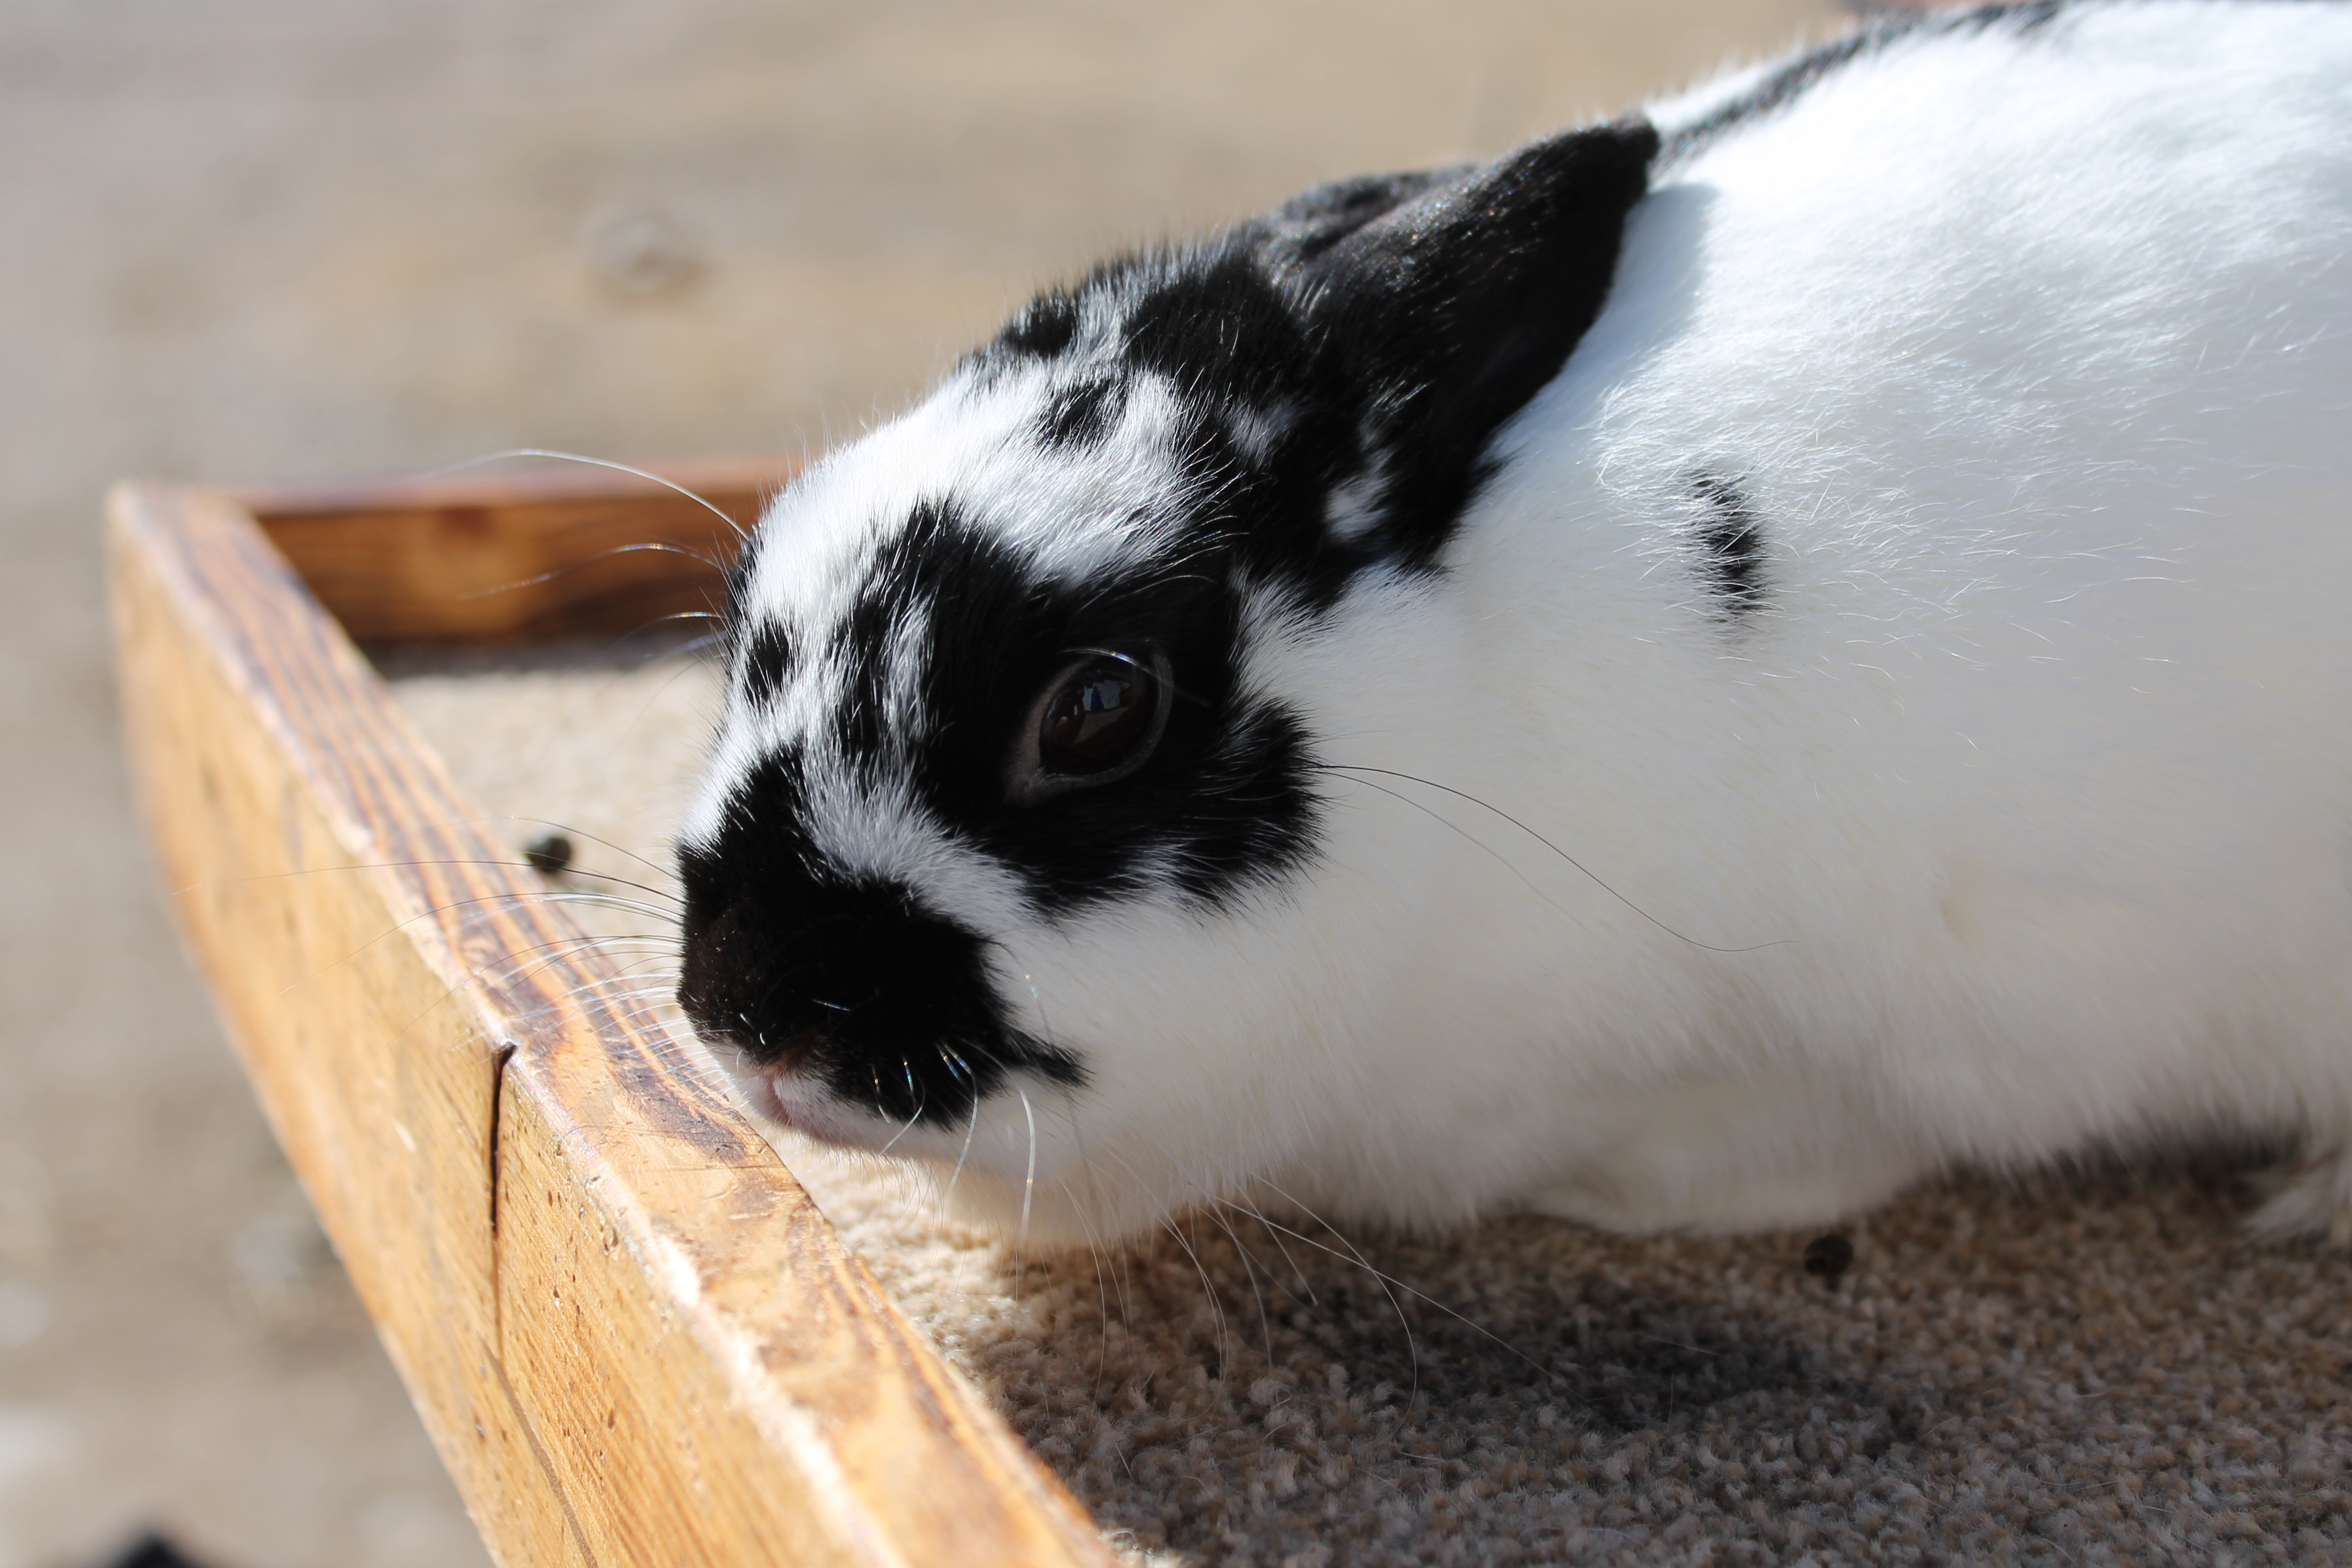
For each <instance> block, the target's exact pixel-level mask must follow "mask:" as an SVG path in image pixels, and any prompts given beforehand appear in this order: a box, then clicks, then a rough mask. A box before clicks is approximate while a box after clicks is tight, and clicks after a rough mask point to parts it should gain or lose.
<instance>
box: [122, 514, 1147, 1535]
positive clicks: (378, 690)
mask: <svg viewBox="0 0 2352 1568" xmlns="http://www.w3.org/2000/svg"><path fill="white" fill-rule="evenodd" d="M407 499H408V498H403V497H400V496H397V495H395V496H394V497H392V498H390V500H391V501H392V502H394V504H392V505H388V506H387V507H386V508H385V509H384V510H383V512H381V513H378V512H370V511H367V510H363V509H360V508H357V507H354V508H352V509H350V510H346V511H343V512H341V513H339V514H334V515H339V516H341V518H342V519H343V524H342V526H344V527H345V528H346V529H347V530H348V531H350V532H351V534H352V537H350V538H346V539H343V540H341V541H339V542H336V543H335V545H334V547H333V550H332V552H330V553H332V554H333V555H334V556H335V558H336V559H338V560H341V561H344V562H346V563H355V562H362V561H363V560H364V559H365V553H366V551H365V541H364V539H363V538H362V537H361V536H362V535H364V534H365V533H366V532H367V531H368V530H369V529H370V528H372V527H373V526H374V520H375V519H376V518H378V517H380V516H387V515H390V516H397V515H403V510H402V509H403V506H404V503H405V500H407ZM635 499H636V500H644V499H646V498H643V497H638V498H635ZM577 500H578V498H577V497H573V498H572V499H570V500H565V501H564V502H563V504H565V505H571V504H575V503H576V502H577ZM434 504H435V505H436V506H438V505H443V504H445V499H443V498H436V500H435V501H434ZM446 504H468V503H464V502H446ZM554 504H556V503H554V502H552V501H548V500H546V499H545V498H543V497H542V498H539V499H538V500H532V499H531V498H530V497H527V496H526V497H523V498H520V499H518V498H515V497H512V496H508V497H504V498H499V497H493V498H490V499H489V500H486V501H484V503H483V512H484V515H485V516H486V517H488V519H490V521H491V524H492V527H493V531H496V527H497V526H498V524H499V520H500V519H502V518H504V517H506V516H508V515H509V513H510V512H511V511H515V510H525V511H527V510H528V509H529V507H530V506H534V505H549V506H552V505H554ZM618 504H619V503H617V502H616V503H615V505H616V506H617V505H618ZM408 510H412V511H413V510H418V509H415V508H411V509H408ZM110 511H111V517H112V532H111V550H112V575H113V584H114V593H115V603H116V613H117V619H118V626H119V635H120V638H121V669H122V683H123V692H124V705H125V714H126V721H127V723H128V725H129V728H130V733H131V750H132V755H133V760H134V768H135V771H136V773H137V776H138V780H139V784H140V790H141V794H142V801H143V803H144V805H145V808H146V811H147V814H148V818H149V821H150V824H151V826H152V830H153V833H154V836H155V838H156V842H157V845H158V847H159V850H160V853H161V856H162V858H163V864H164V868H165V875H166V879H167V881H168V883H169V885H170V886H171V887H172V888H173V889H174V893H173V907H174V910H175V911H176V913H177V914H178V917H179V920H180V923H181V926H182V929H183V931H184V932H185V934H186V937H187V941H188V944H189V947H190V949H191V951H192V952H193V953H194V956H195V958H196V961H197V963H198V965H199V967H200V968H201V969H202V970H203V971H204V972H205V974H206V976H207V978H208V979H209V980H210V981H211V983H212V985H213V987H214V993H215V997H216V999H217V1001H218V1003H219V1005H220V1007H221V1010H222V1012H223V1015H224V1016H225V1017H226V1019H227V1021H228V1023H229V1026H230V1030H231V1033H232V1035H233V1037H235V1038H236V1042H237V1045H238V1048H239V1050H240V1052H241V1053H242V1054H243V1057H244V1059H245V1061H246V1063H247V1068H248V1070H249V1071H250V1073H251V1075H252V1077H253V1079H254V1081H255V1084H256V1087H257V1090H258V1091H259V1093H260V1095H261V1098H262V1100H263V1103H264V1106H265V1108H266V1109H267V1110H268V1114H269V1116H270V1120H271V1122H272V1124H273V1126H274V1127H275V1128H276V1129H277V1131H278V1136H279V1138H280V1140H281V1142H283V1143H284V1145H285V1147H286V1150H287V1152H288V1155H289V1159H291V1160H292V1162H293V1163H294V1165H295V1168H296V1169H297V1171H298V1172H299V1173H300V1174H301V1176H302V1178H303V1181H304V1183H305V1184H306V1186H307V1187H308V1189H309V1190H310V1194H311V1195H312V1198H313V1200H314V1202H315V1203H316V1204H317V1205H318V1207H319V1210H320V1217H321V1219H322V1220H323V1222H324V1223H325V1225H326V1226H327V1228H328V1230H329V1232H330V1234H331V1236H332V1237H334V1240H335V1242H336V1245H337V1247H338V1249H339V1251H340V1252H341V1255H342V1257H343V1258H344V1260H345V1262H346V1264H347V1265H348V1266H349V1268H350V1269H351V1272H352V1279H353V1281H354V1283H355V1284H356V1286H357V1287H358V1289H359V1290H360V1293H361V1295H362V1299H363V1300H365V1302H366V1303H367V1306H368V1309H369V1311H370V1312H371V1314H372V1315H373V1317H374V1319H375V1321H376V1323H377V1325H378V1327H379V1329H380V1331H382V1333H383V1338H384V1341H385V1342H386V1344H387V1346H388V1347H389V1348H390V1349H391V1351H392V1353H393V1356H394V1361H395V1363H397V1364H398V1365H399V1367H400V1369H401V1372H402V1374H403V1376H404V1378H406V1380H407V1382H408V1385H409V1388H410V1390H411V1391H412V1393H413V1394H415V1397H416V1400H417V1403H418V1406H419V1408H420V1410H421V1411H422V1412H423V1413H424V1415H425V1423H426V1426H428V1428H429V1429H430V1430H431V1431H432V1433H433V1435H434V1437H435V1440H436V1443H437V1444H438V1445H439V1447H440V1449H441V1452H442V1455H443V1457H444V1459H445V1461H446V1463H447V1464H448V1465H449V1468H450V1469H451V1472H452V1473H453V1475H455V1476H456V1478H457V1482H458V1485H459V1488H460V1489H461V1491H462V1492H463V1493H464V1495H465V1496H466V1499H467V1504H468V1506H469V1507H470V1508H471V1509H472V1510H473V1511H474V1516H475V1519H476V1521H477V1522H478V1524H479V1525H480V1527H481V1529H482V1531H483V1534H484V1536H485V1538H486V1540H488V1542H489V1543H490V1545H491V1548H492V1550H493V1552H495V1553H496V1554H497V1555H498V1557H499V1560H500V1561H501V1562H502V1563H507V1564H509V1565H510V1568H512V1565H520V1564H524V1563H582V1564H597V1565H619V1564H638V1563H644V1564H649V1565H650V1564H664V1565H670V1564H680V1563H709V1564H738V1563H741V1564H750V1563H776V1562H790V1563H803V1562H806V1563H860V1564H883V1563H890V1564H908V1565H916V1564H930V1563H942V1564H944V1563H957V1564H962V1563H974V1564H997V1563H1002V1564H1015V1563H1020V1564H1041V1565H1042V1564H1076V1563H1094V1564H1100V1563H1108V1560H1109V1559H1108V1552H1107V1551H1106V1549H1105V1548H1104V1547H1103V1545H1102V1544H1101V1542H1100V1541H1099V1539H1098V1537H1097V1535H1096V1533H1095V1531H1094V1530H1093V1528H1092V1527H1091V1525H1090V1524H1089V1522H1088V1521H1087V1520H1086V1518H1085V1517H1084V1515H1083V1514H1082V1513H1081V1512H1080V1511H1079V1510H1078V1509H1077V1508H1076V1505H1075V1504H1074V1503H1073V1502H1072V1501H1071V1500H1070V1499H1069V1498H1068V1496H1067V1495H1066V1493H1065V1492H1064V1490H1063V1489H1062V1488H1061V1487H1060V1485H1059V1483H1058V1482H1057V1481H1055V1479H1054V1478H1053V1477H1052V1476H1051V1475H1050V1474H1049V1473H1048V1472H1046V1471H1045V1469H1044V1468H1042V1467H1041V1466H1039V1465H1038V1464H1037V1462H1036V1461H1035V1459H1034V1458H1033V1457H1032V1456H1030V1455H1029V1454H1028V1453H1027V1452H1026V1451H1025V1450H1024V1449H1023V1448H1022V1447H1021V1446H1020V1444H1019V1442H1018V1440H1017V1439H1015V1438H1014V1437H1013V1435H1012V1434H1011V1432H1010V1431H1009V1430H1007V1429H1006V1428H1005V1426H1003V1422H1002V1421H1001V1420H1000V1419H999V1418H998V1417H997V1416H996V1415H994V1414H993V1413H992V1411H990V1410H989V1409H988V1408H987V1407H986V1405H984V1404H983V1403H982V1401H981V1400H980V1399H979V1398H978V1397H977V1396H976V1395H975V1394H973V1393H972V1391H971V1389H969V1388H968V1387H967V1386H966V1385H964V1384H962V1383H961V1381H960V1380H959V1379H958V1378H957V1377H956V1376H955V1374H954V1373H951V1372H950V1370H949V1369H948V1368H947V1367H946V1366H945V1365H944V1364H943V1363H941V1362H940V1359H939V1358H938V1356H937V1355H936V1353H935V1352H932V1351H931V1350H930V1349H929V1347H928V1346H927V1345H926V1344H924V1343H923V1342H921V1341H920V1340H919V1338H918V1337H917V1336H916V1335H915V1334H914V1333H913V1332H912V1331H911V1330H910V1329H909V1328H908V1325H907V1324H906V1322H905V1321H903V1320H902V1319H901V1318H900V1317H899V1315H898V1312H897V1310H895V1308H893V1307H892V1306H891V1305H890V1303H889V1302H888V1301H887V1300H886V1299H885V1298H884V1297H883V1296H882V1295H881V1293H880V1292H879V1290H878V1289H877V1288H876V1287H875V1285H874V1283H873V1280H872V1279H871V1278H870V1277H869V1276H868V1275H867V1273H866V1270H865V1268H864V1267H863V1266H862V1265H860V1264H859V1263H858V1262H857V1260H856V1258H853V1257H851V1256H850V1255H849V1254H848V1253H847V1252H846V1251H845V1249H844V1247H842V1246H841V1244H840V1242H839V1240H838V1238H837V1237H835V1235H834V1234H833V1232H832V1230H831V1228H830V1226H827V1225H826V1223H825V1222H824V1218H823V1217H822V1216H821V1215H819V1214H818V1213H817V1211H816V1210H815V1208H814V1205H812V1204H811V1203H810V1202H809V1200H808V1198H807V1196H806V1195H805V1194H803V1192H802V1191H801V1190H800V1188H799V1187H798V1185H797V1184H794V1183H793V1180H792V1178H791V1176H790V1174H789V1173H787V1172H786V1171H785V1170H784V1169H783V1167H782V1164H781V1163H779V1162H778V1161H777V1159H776V1158H775V1155H774V1153H773V1152H772V1151H771V1150H770V1149H769V1148H768V1147H767V1145H766V1144H765V1143H764V1142H762V1141H761V1140H760V1139H759V1138H758V1137H757V1136H756V1134H754V1133H753V1132H752V1131H751V1129H750V1128H749V1127H748V1126H747V1125H745V1124H744V1123H743V1122H742V1121H741V1120H740V1117H739V1116H738V1114H737V1113H736V1112H735V1111H734V1110H732V1109H731V1107H730V1105H729V1104H728V1103H727V1101H726V1100H725V1098H724V1097H723V1095H721V1094H720V1093H719V1090H718V1089H717V1087H716V1086H715V1085H714V1084H713V1083H712V1082H710V1081H709V1079H708V1078H707V1077H706V1076H705V1069H703V1068H701V1067H700V1065H699V1058H698V1057H697V1056H696V1055H695V1054H693V1053H692V1052H690V1051H689V1050H688V1049H687V1048H685V1047H683V1046H682V1044H681V1043H680V1042H679V1041H677V1040H676V1039H673V1038H670V1037H667V1036H666V1035H664V1034H663V1033H662V1032H661V1031H660V1030H659V1029H658V1028H657V1027H656V1026H653V1025H651V1024H650V1023H649V1022H648V1021H646V1020H645V1019H643V1018H641V1017H637V1016H633V1015H632V1013H631V1010H630V1009H629V1007H628V1006H627V1005H626V1004H625V1002H623V1001H620V1000H617V998H618V996H619V994H620V993H621V992H622V991H624V990H625V983H624V982H622V981H621V980H619V979H618V977H617V976H616V975H615V974H614V972H613V970H612V969H611V968H610V966H609V965H608V964H606V963H604V961H603V959H602V958H601V957H600V955H599V954H598V953H597V952H595V951H594V950H593V947H591V946H589V945H588V944H586V943H585V942H584V939H583V936H582V933H581V932H580V931H579V929H578V927H577V926H576V925H575V924H573V923H572V921H570V920H569V919H568V918H567V917H566V916H565V915H564V914H563V912H562V910H561V909H560V907H558V906H556V905H554V904H551V903H549V902H547V901H545V900H543V899H542V898H541V897H540V896H539V895H540V889H539V888H538V887H537V885H536V883H535V879H533V877H532V876H531V874H530V872H528V871H527V870H526V869H524V868H521V867H520V866H517V865H514V864H511V863H509V862H508V861H507V860H506V858H504V856H503V854H502V853H501V852H500V851H499V850H498V849H497V848H496V847H493V846H492V845H490V844H489V843H488V842H487V841H486V840H484V839H483V837H481V836H480V835H478V834H477V833H476V832H475V831H474V830H473V829H471V828H470V827H468V826H466V825H467V823H468V822H469V821H470V820H472V819H474V818H475V817H476V816H478V813H476V812H475V811H473V810H472V808H470V807H469V806H468V805H467V804H466V803H465V801H464V800H463V798H462V797H461V796H460V795H459V794H458V792H457V789H456V787H455V786H454V785H453V784H451V783H450V781H449V779H448V778H447V776H446V773H445V771H444V770H443V769H442V767H441V766H440V764H439V763H438V762H437V760H436V759H435V757H434V756H433V755H432V753H431V752H430V751H429V750H428V749H427V748H426V747H425V744H424V743H423V742H422V741H421V740H420V739H419V738H418V737H417V736H416V735H415V732H414V731H412V730H411V729H410V727H409V726H408V724H407V723H406V721H404V718H403V717H402V716H401V715H400V713H399V712H398V711H397V710H395V709H394V707H393V706H392V704H391V702H390V700H389V698H388V696H387V695H386V693H385V692H384V690H383V687H382V685H381V683H380V682H379V681H378V680H377V679H376V678H375V676H374V674H373V670H372V669H370V668H369V667H368V665H367V664H366V662H365V660H364V659H363V658H362V656H361V655H360V654H359V653H358V651H357V650H356V649H355V648H354V647H353V646H352V642H351V641H350V639H349V638H348V637H345V636H344V635H343V633H342V632H341V630H340V629H339V628H338V626H336V624H335V623H334V622H333V621H332V620H331V618H330V617H329V616H327V615H326V614H325V613H324V612H323V610H322V609H321V607H320V605H319V604H318V602H317V601H316V600H315V599H314V598H313V597H312V596H311V595H310V594H309V593H308V591H307V590H306V589H305V588H304V586H303V584H302V583H301V582H300V580H299V578H298V577H297V576H296V574H295V573H294V572H293V571H292V570H291V569H290V568H289V565H288V563H287V562H286V561H285V559H284V558H283V557H282V556H280V555H279V554H278V552H276V551H275V550H273V549H272V547H271V545H270V543H269V542H268V540H267V539H266V538H265V537H264V535H263V533H262V531H261V529H260V527H259V526H258V525H257V523H256V522H255V521H254V519H253V517H252V515H251V513H250V512H249V511H248V510H247V509H245V508H244V507H241V506H239V505H237V504H236V503H235V502H233V501H231V500H227V499H226V498H224V497H220V496H215V495H206V494H204V493H200V492H193V491H186V490H179V489H167V488H162V487H152V486H125V487H121V488H119V489H117V491H116V492H115V494H114V496H113V497H112V499H111V502H110ZM301 515H304V516H307V517H310V518H312V519H317V518H320V517H323V516H326V515H330V514H329V513H328V512H327V511H326V510H324V509H320V510H312V511H310V512H307V513H303V514H301ZM622 515H624V513H623V512H621V511H615V512H614V516H615V517H620V516H622ZM320 526H321V527H323V526H324V525H323V524H320ZM519 526H521V527H522V528H524V529H525V531H528V530H529V529H530V528H533V527H536V526H537V524H536V523H535V522H532V521H530V520H529V519H528V518H526V520H525V521H524V522H523V523H521V524H520V525H519ZM394 532H395V533H396V532H397V530H394ZM392 602H393V601H392V600H391V599H390V598H385V599H383V600H380V601H379V603H380V604H384V605H389V604H391V603H392ZM434 624H435V625H436V627H438V626H446V622H436V623H434ZM436 635H439V634H438V633H437V632H436ZM608 996H611V997H613V998H615V999H614V1000H608V999H607V998H608Z"/></svg>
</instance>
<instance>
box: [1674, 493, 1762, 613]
mask: <svg viewBox="0 0 2352 1568" xmlns="http://www.w3.org/2000/svg"><path fill="white" fill-rule="evenodd" d="M1691 490H1692V493H1694V494H1695V495H1696V496H1697V497H1698V499H1699V502H1700V504H1701V505H1703V506H1704V507H1705V508H1706V516H1705V518H1704V519H1703V520H1702V521H1701V522H1700V523H1699V526H1698V558H1699V568H1700V570H1701V571H1702V572H1703V573H1704V574H1705V575H1706V587H1707V591H1708V593H1709V594H1710V595H1712V596H1713V597H1714V598H1715V600H1716V602H1717V604H1718V605H1721V606H1722V607H1723V611H1724V613H1725V614H1726V615H1727V616H1729V617H1731V618H1732V619H1734V620H1743V619H1746V618H1747V617H1748V616H1751V615H1753V614H1754V613H1755V612H1756V611H1757V610H1758V609H1759V608H1761V607H1762V605H1763V603H1764V589H1765V583H1764V531H1763V529H1762V528H1761V527H1760V526H1759V524H1758V522H1757V520H1756V514H1755V512H1754V510H1752V509H1751V508H1750V507H1749V505H1748V497H1747V495H1746V494H1745V493H1744V492H1742V491H1741V489H1739V486H1738V483H1737V482H1736V481H1734V480H1731V479H1726V478H1724V477H1723V476H1722V475H1720V474H1702V475H1700V476H1699V477H1698V478H1697V479H1694V480H1692V481H1691Z"/></svg>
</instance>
